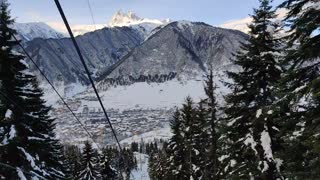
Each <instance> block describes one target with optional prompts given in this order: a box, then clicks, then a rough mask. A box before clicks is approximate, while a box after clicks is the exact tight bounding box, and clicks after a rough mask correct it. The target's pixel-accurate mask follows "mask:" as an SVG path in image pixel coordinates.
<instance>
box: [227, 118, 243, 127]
mask: <svg viewBox="0 0 320 180" xmlns="http://www.w3.org/2000/svg"><path fill="white" fill-rule="evenodd" d="M241 118H242V116H239V117H237V118H234V119H232V120H231V121H230V122H228V124H227V126H229V127H230V126H232V125H233V124H234V123H235V122H236V121H237V120H239V119H241Z"/></svg>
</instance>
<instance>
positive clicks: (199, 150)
mask: <svg viewBox="0 0 320 180" xmlns="http://www.w3.org/2000/svg"><path fill="white" fill-rule="evenodd" d="M193 114H194V115H193V119H192V122H190V123H189V125H190V126H189V127H190V132H191V136H190V137H191V138H190V141H189V143H190V146H191V154H190V155H191V166H192V176H193V179H203V178H205V170H206V163H207V160H208V156H207V155H208V154H207V149H206V147H207V146H208V139H209V134H208V126H207V121H206V120H207V119H208V113H207V111H206V109H205V108H204V107H203V103H202V102H200V103H199V104H198V106H197V107H195V109H194V112H193Z"/></svg>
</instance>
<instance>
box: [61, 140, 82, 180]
mask: <svg viewBox="0 0 320 180" xmlns="http://www.w3.org/2000/svg"><path fill="white" fill-rule="evenodd" d="M64 152H65V153H64V154H65V155H64V156H65V158H66V160H65V161H66V162H65V164H66V168H67V170H68V173H67V177H68V179H76V178H77V176H78V175H79V172H80V168H81V151H80V149H79V148H78V147H77V146H74V145H71V146H66V147H65V150H64Z"/></svg>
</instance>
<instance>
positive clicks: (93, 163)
mask: <svg viewBox="0 0 320 180" xmlns="http://www.w3.org/2000/svg"><path fill="white" fill-rule="evenodd" d="M99 170H100V167H99V154H98V152H97V150H95V149H93V148H92V145H91V143H90V142H88V141H86V142H85V146H84V149H83V152H82V160H81V171H80V172H79V175H78V178H79V179H83V180H92V179H99V178H100V177H101V176H100V172H99Z"/></svg>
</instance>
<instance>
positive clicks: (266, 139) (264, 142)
mask: <svg viewBox="0 0 320 180" xmlns="http://www.w3.org/2000/svg"><path fill="white" fill-rule="evenodd" d="M260 141H261V146H262V148H263V150H264V155H265V156H266V158H267V159H269V160H271V159H273V154H272V149H271V138H270V135H269V132H268V128H267V127H266V126H265V130H263V131H262V133H261V138H260Z"/></svg>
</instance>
